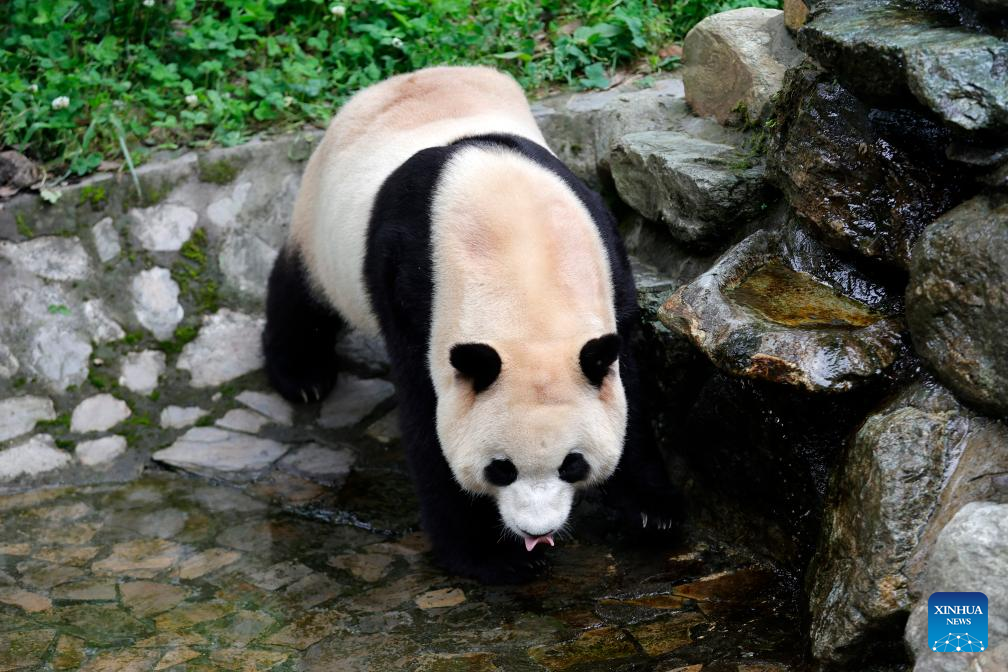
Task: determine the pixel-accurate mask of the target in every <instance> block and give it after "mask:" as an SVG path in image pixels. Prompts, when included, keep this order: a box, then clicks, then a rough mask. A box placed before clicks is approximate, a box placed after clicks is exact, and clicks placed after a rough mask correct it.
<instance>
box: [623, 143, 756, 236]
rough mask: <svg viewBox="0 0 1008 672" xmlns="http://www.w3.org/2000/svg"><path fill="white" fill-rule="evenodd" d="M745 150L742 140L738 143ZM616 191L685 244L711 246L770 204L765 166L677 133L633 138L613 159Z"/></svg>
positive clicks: (732, 149) (738, 151)
mask: <svg viewBox="0 0 1008 672" xmlns="http://www.w3.org/2000/svg"><path fill="white" fill-rule="evenodd" d="M739 144H742V139H741V138H740V139H739ZM610 163H611V170H612V176H613V181H614V182H615V185H616V191H617V192H618V193H619V195H620V198H622V199H623V201H624V202H625V203H626V204H627V205H629V206H631V207H632V208H634V210H636V211H637V212H638V213H640V214H641V215H643V216H644V217H646V218H648V219H650V220H654V221H656V222H662V223H663V224H665V225H666V226H667V227H668V230H669V232H670V233H671V235H672V238H674V239H675V240H677V241H679V242H683V243H699V244H701V245H702V244H704V243H710V242H712V241H715V240H717V239H719V238H725V237H727V236H729V235H730V234H732V233H733V232H734V230H735V229H737V228H738V227H739V226H741V225H742V224H744V223H746V222H749V221H751V220H752V219H754V218H756V217H757V216H758V215H759V214H760V213H761V212H762V211H763V210H765V209H766V208H767V204H768V202H769V201H772V196H773V195H772V190H771V189H770V188H769V187H768V185H767V184H766V183H765V182H764V180H763V166H762V164H761V163H757V164H754V163H753V161H752V159H750V158H749V157H747V155H746V150H745V149H744V148H742V147H739V146H736V145H725V144H719V143H713V142H708V141H705V140H698V139H696V138H693V137H691V136H690V135H688V134H686V133H682V132H677V131H650V132H642V133H629V134H627V135H624V136H623V137H622V138H620V140H619V142H618V143H617V144H616V145H615V146H614V147H613V150H612V156H611V159H610Z"/></svg>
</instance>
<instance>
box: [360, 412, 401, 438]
mask: <svg viewBox="0 0 1008 672" xmlns="http://www.w3.org/2000/svg"><path fill="white" fill-rule="evenodd" d="M364 433H365V434H367V435H368V436H370V437H371V438H372V439H374V440H375V441H378V442H379V443H392V442H393V441H398V440H399V439H401V438H402V434H401V432H400V431H399V409H395V408H394V409H392V410H391V411H389V412H388V413H386V414H385V415H383V416H382V417H380V418H378V419H377V420H375V421H374V422H372V423H371V424H370V425H368V428H367V429H366V430H365V432H364Z"/></svg>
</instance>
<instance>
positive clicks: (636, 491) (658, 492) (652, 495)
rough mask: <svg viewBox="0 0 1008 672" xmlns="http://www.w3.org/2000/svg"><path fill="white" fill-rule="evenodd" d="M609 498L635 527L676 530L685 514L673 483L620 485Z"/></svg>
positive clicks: (667, 530)
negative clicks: (661, 485) (624, 487)
mask: <svg viewBox="0 0 1008 672" xmlns="http://www.w3.org/2000/svg"><path fill="white" fill-rule="evenodd" d="M609 501H610V504H611V505H613V506H614V507H615V508H616V509H617V510H618V511H620V512H621V513H622V515H623V518H624V520H625V521H626V523H627V525H628V526H629V527H630V528H631V529H637V530H641V531H643V532H646V533H656V532H657V533H667V532H669V531H670V530H676V529H677V526H678V521H679V520H681V518H682V501H681V499H680V498H679V496H678V495H677V493H676V492H675V491H674V490H673V489H672V488H671V487H670V486H669V487H660V486H638V487H635V488H628V489H617V490H614V491H610V492H609Z"/></svg>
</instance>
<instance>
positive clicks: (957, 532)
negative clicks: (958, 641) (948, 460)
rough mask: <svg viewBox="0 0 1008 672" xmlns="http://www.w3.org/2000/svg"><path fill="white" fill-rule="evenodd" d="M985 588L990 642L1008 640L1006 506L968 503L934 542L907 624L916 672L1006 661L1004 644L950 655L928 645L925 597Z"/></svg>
mask: <svg viewBox="0 0 1008 672" xmlns="http://www.w3.org/2000/svg"><path fill="white" fill-rule="evenodd" d="M981 585H982V586H984V587H985V590H984V592H985V593H986V595H987V598H988V621H987V627H988V637H989V639H990V642H986V643H985V644H989V643H995V644H996V643H997V642H1003V641H1004V638H1005V637H1006V636H1008V618H1006V617H1005V614H1006V613H1008V504H997V503H993V502H983V503H981V502H975V503H972V504H967V505H966V506H964V507H963V508H962V509H960V511H959V512H958V513H957V514H956V515H955V517H954V518H952V520H951V521H949V523H948V525H947V526H946V527H945V529H944V530H943V531H942V533H941V535H940V536H939V537H938V541H937V542H936V543H935V547H934V552H933V554H932V556H931V561H930V562H929V564H928V569H927V571H926V573H925V576H924V578H923V581H922V583H921V588H922V591H923V592H922V593H921V597H922V600H921V603H920V604H918V605H917V607H916V608H915V609H914V611H913V613H912V614H911V615H910V620H909V621H908V623H907V627H906V635H905V642H906V645H907V648H908V649H910V650H911V651H913V653H914V655H915V658H916V662H915V665H914V668H913V669H914V672H953V670H961V669H963V665H964V664H966V665H970V666H971V667H972V669H975V670H981V672H988V670H997V669H999V665H1000V663H1001V661H1003V660H1004V650H1003V645H996V646H995V648H994V649H991V650H989V651H984V652H983V653H976V652H973V653H965V652H964V653H962V655H959V654H955V655H949V654H947V653H937V652H934V651H932V650H931V647H930V646H928V644H929V643H930V642H929V640H928V625H927V617H928V614H927V611H928V609H927V596H928V595H930V594H931V593H932V592H934V591H975V590H976V587H977V586H981Z"/></svg>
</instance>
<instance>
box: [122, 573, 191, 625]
mask: <svg viewBox="0 0 1008 672" xmlns="http://www.w3.org/2000/svg"><path fill="white" fill-rule="evenodd" d="M119 592H120V594H121V595H122V601H123V604H124V605H125V606H126V608H127V609H129V610H130V611H132V612H133V614H134V615H136V616H139V617H140V618H147V617H148V616H154V615H155V614H160V613H163V612H165V611H168V610H169V609H173V608H175V606H176V605H178V604H179V603H180V602H182V600H184V599H185V598H186V597H187V596H188V594H189V591H187V590H186V589H185V588H182V587H181V586H172V585H169V584H167V583H157V582H155V581H131V582H128V583H123V584H120V585H119Z"/></svg>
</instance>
